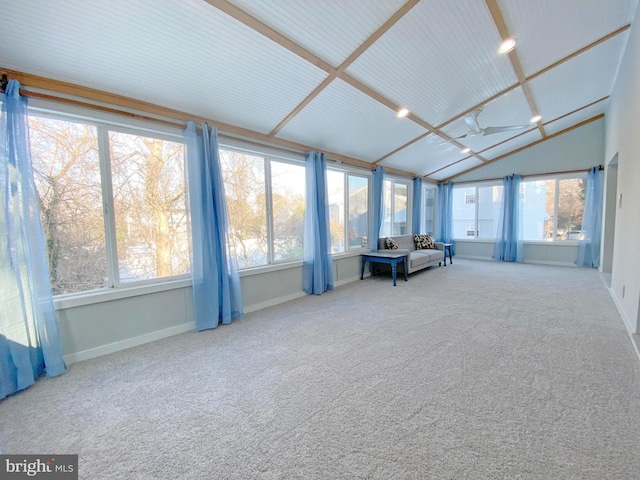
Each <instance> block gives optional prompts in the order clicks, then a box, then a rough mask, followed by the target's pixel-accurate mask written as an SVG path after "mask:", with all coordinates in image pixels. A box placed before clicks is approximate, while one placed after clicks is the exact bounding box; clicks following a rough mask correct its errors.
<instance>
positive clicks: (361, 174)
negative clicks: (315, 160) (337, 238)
mask: <svg viewBox="0 0 640 480" xmlns="http://www.w3.org/2000/svg"><path fill="white" fill-rule="evenodd" d="M327 170H332V171H334V172H341V173H343V177H342V179H343V192H344V211H343V216H344V229H343V232H342V233H343V235H342V237H343V238H342V242H343V244H344V246H345V248H344V250H343V251H341V252H335V253H332V254H331V255H332V256H334V257H335V256H340V255H348V254H349V253H353V252H361V251H364V250H367V251H368V250H369V248H370V247H369V245H370V243H371V242H370V240H369V230H370V225H369V223H370V222H371V181H372V175H371V172H365V171H361V170H359V169H357V168H349V167H348V166H345V165H343V164H336V165H327ZM349 177H358V178H365V179H366V180H367V232H366V236H367V244H366V245H361V246H360V247H353V248H350V246H349V212H350V204H349ZM376 241H377V239H376Z"/></svg>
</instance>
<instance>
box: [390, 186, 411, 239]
mask: <svg viewBox="0 0 640 480" xmlns="http://www.w3.org/2000/svg"><path fill="white" fill-rule="evenodd" d="M407 190H408V186H407V185H406V184H404V183H396V184H395V194H394V197H393V200H394V216H393V234H394V235H404V234H405V233H407V197H408V193H407Z"/></svg>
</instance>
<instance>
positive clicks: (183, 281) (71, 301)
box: [53, 277, 191, 310]
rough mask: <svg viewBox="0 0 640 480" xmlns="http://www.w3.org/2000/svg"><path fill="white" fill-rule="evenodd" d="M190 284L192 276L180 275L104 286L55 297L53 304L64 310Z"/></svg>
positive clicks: (56, 307)
mask: <svg viewBox="0 0 640 480" xmlns="http://www.w3.org/2000/svg"><path fill="white" fill-rule="evenodd" d="M190 286H191V277H186V278H185V277H180V278H176V279H172V280H167V281H164V282H158V283H153V284H145V285H135V286H134V285H131V286H129V285H128V286H121V287H119V288H103V289H100V290H92V291H88V292H83V293H75V294H68V295H61V296H59V297H54V298H53V306H54V308H55V309H56V310H64V309H65V308H73V307H81V306H83V305H91V304H94V303H101V302H110V301H112V300H120V299H122V298H129V297H137V296H139V295H148V294H151V293H157V292H164V291H167V290H175V289H177V288H185V287H190Z"/></svg>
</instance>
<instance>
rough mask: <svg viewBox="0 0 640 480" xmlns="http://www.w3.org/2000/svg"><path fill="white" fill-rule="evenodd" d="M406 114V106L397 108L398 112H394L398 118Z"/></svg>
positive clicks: (407, 112) (407, 110) (407, 111)
mask: <svg viewBox="0 0 640 480" xmlns="http://www.w3.org/2000/svg"><path fill="white" fill-rule="evenodd" d="M407 115H409V109H408V108H401V109H400V110H398V113H396V117H398V118H404V117H406V116H407Z"/></svg>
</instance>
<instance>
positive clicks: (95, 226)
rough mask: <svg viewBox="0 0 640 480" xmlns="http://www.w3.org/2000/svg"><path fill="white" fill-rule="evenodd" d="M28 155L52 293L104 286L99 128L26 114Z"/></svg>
mask: <svg viewBox="0 0 640 480" xmlns="http://www.w3.org/2000/svg"><path fill="white" fill-rule="evenodd" d="M29 129H30V143H31V157H32V163H33V174H34V180H35V184H36V189H37V194H38V203H39V208H40V215H41V221H42V226H43V230H44V234H45V237H46V241H47V252H48V256H49V270H50V275H51V285H52V290H53V293H54V294H63V293H71V292H80V291H85V290H91V289H94V288H100V287H104V286H106V284H107V259H106V241H105V234H104V220H103V214H102V189H101V181H100V165H99V155H98V140H97V129H96V127H94V126H92V125H85V124H81V123H75V122H68V121H62V120H57V119H50V118H44V117H37V116H33V115H30V116H29Z"/></svg>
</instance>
